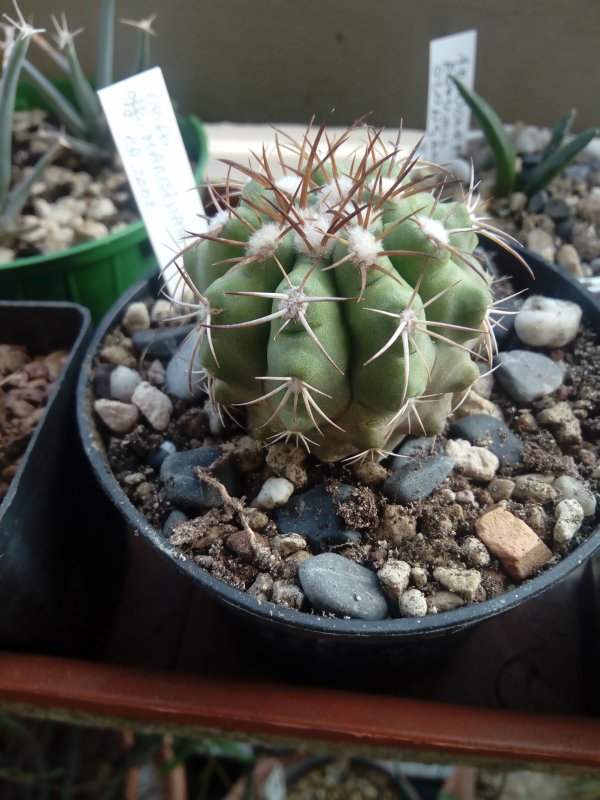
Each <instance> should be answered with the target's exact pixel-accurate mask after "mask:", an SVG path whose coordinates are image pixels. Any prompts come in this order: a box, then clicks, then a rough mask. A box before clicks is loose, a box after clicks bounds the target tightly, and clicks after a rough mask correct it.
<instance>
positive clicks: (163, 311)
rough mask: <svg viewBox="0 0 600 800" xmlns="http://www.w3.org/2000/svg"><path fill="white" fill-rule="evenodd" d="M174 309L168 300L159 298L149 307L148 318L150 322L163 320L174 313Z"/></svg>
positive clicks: (169, 317)
mask: <svg viewBox="0 0 600 800" xmlns="http://www.w3.org/2000/svg"><path fill="white" fill-rule="evenodd" d="M176 313H177V312H176V310H175V308H174V306H173V303H172V302H171V301H170V300H164V299H162V298H161V299H159V300H156V302H155V303H154V304H153V306H152V308H151V309H150V319H151V320H152V322H165V320H168V319H171V318H172V317H174V316H175V315H176Z"/></svg>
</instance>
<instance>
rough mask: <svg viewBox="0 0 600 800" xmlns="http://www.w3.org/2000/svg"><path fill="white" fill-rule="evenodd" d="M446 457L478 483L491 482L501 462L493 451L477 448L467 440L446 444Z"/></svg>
mask: <svg viewBox="0 0 600 800" xmlns="http://www.w3.org/2000/svg"><path fill="white" fill-rule="evenodd" d="M446 455H447V456H450V458H452V459H453V460H454V462H455V464H456V466H457V467H460V468H461V469H462V471H463V473H464V474H465V475H466V476H467V477H468V478H473V480H476V481H491V480H492V478H493V477H494V475H495V474H496V472H497V471H498V467H499V466H500V461H499V460H498V457H497V456H495V455H494V454H493V453H492V452H491V450H488V449H487V448H485V447H477V446H476V445H472V444H471V443H470V442H467V440H466V439H449V440H448V442H447V443H446Z"/></svg>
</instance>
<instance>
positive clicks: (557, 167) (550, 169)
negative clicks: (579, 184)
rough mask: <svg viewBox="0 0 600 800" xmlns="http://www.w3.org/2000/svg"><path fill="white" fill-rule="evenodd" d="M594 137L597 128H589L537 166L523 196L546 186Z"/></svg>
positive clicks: (596, 133)
mask: <svg viewBox="0 0 600 800" xmlns="http://www.w3.org/2000/svg"><path fill="white" fill-rule="evenodd" d="M596 136H598V128H589V130H587V131H584V132H583V133H580V134H579V136H576V137H575V138H574V139H572V140H571V141H570V142H568V144H566V145H565V146H564V147H561V148H560V150H557V151H556V152H555V153H553V154H552V155H551V156H550V157H549V158H546V159H545V160H544V161H542V162H541V163H540V164H538V166H537V167H536V168H535V169H534V170H533V172H532V173H531V175H530V176H529V177H528V179H527V181H526V182H525V184H524V186H523V191H524V192H525V194H526V195H527V196H528V197H530V196H531V195H532V194H535V193H536V192H539V191H540V189H543V188H544V186H547V185H548V184H549V183H550V181H551V180H552V179H553V178H555V177H556V176H557V175H558V174H559V173H560V172H562V170H563V169H564V168H565V167H566V166H567V164H569V163H570V162H571V161H572V160H573V159H574V158H575V156H576V155H577V154H578V153H579V152H580V151H581V150H583V148H584V147H586V146H587V145H588V144H589V143H590V142H591V141H592V139H594V138H595V137H596Z"/></svg>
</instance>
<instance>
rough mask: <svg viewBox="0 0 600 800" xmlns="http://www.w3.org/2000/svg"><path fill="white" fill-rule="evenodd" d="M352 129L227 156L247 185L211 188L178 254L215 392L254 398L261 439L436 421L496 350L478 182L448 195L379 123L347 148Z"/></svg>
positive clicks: (345, 445)
mask: <svg viewBox="0 0 600 800" xmlns="http://www.w3.org/2000/svg"><path fill="white" fill-rule="evenodd" d="M357 127H358V124H357V125H355V126H352V127H351V128H350V129H348V130H347V131H346V132H345V133H344V134H343V135H341V136H340V137H339V138H337V139H335V140H332V139H331V138H330V137H329V136H328V133H327V131H326V129H325V127H324V126H322V127H321V128H320V129H319V130H318V131H315V132H314V134H313V133H312V132H311V128H310V127H309V129H308V131H307V133H306V134H305V135H304V137H303V138H302V140H301V141H299V142H295V141H293V140H291V139H290V138H288V137H286V136H285V135H283V134H278V137H277V141H276V146H275V147H274V153H273V156H272V157H268V156H267V154H266V150H265V149H263V153H262V156H261V157H260V158H259V159H257V160H258V162H259V165H258V167H257V168H256V169H251V168H248V167H245V166H243V165H233V164H231V165H230V166H231V167H235V168H237V169H238V170H239V171H240V174H241V177H242V178H243V179H244V180H245V183H244V182H243V181H242V182H240V183H234V182H233V181H230V182H229V185H228V186H227V188H226V191H225V194H224V196H219V197H218V198H217V197H216V195H215V198H214V199H215V202H216V204H217V206H218V208H219V211H218V213H217V215H216V216H215V217H214V218H213V219H212V220H211V223H210V226H209V230H208V231H207V232H206V233H204V234H202V235H201V236H199V237H198V238H195V239H194V240H193V241H191V243H190V244H189V245H188V246H187V247H186V249H185V251H184V253H183V254H182V258H181V259H180V260H181V261H182V262H183V263H182V265H181V268H182V274H183V275H184V278H185V280H186V282H187V284H188V286H189V287H190V288H191V289H192V291H193V293H194V295H195V301H194V303H195V304H196V305H197V309H196V311H195V313H197V316H198V320H199V322H198V324H199V326H200V343H199V347H198V351H197V355H196V358H197V359H198V360H199V362H200V365H201V368H202V369H203V370H204V371H205V373H206V380H207V388H208V391H209V393H210V396H211V398H212V400H213V402H214V403H215V404H218V405H220V406H224V407H226V408H227V409H228V410H229V411H230V413H233V414H234V415H235V414H236V413H239V412H240V411H241V410H242V409H244V410H245V411H246V412H247V415H248V428H249V430H250V431H251V433H252V434H253V435H254V436H255V437H256V438H257V439H260V440H261V441H266V442H273V441H277V440H280V439H288V438H294V439H296V440H297V441H298V442H301V443H302V444H303V445H304V446H305V447H306V448H307V449H308V450H309V451H310V452H311V453H314V454H315V456H316V457H318V458H319V459H321V460H323V461H337V460H340V459H346V458H352V457H361V456H363V455H365V456H379V457H381V456H383V455H385V454H386V453H388V452H389V451H390V450H392V449H393V447H395V446H396V444H397V443H398V442H399V441H400V440H401V439H402V438H403V436H405V435H406V434H409V433H412V434H427V435H433V434H435V433H438V432H440V431H441V430H442V429H443V427H444V425H445V422H446V419H447V417H448V415H449V414H450V413H451V411H452V408H453V407H454V405H456V404H457V403H458V402H460V399H461V397H463V396H464V394H465V393H466V392H467V391H468V390H469V387H470V386H471V384H472V383H473V382H474V381H475V379H476V378H477V377H479V374H480V371H479V367H478V362H480V363H485V362H486V361H487V362H489V360H490V359H491V356H492V354H493V352H494V347H495V343H494V334H493V315H494V306H493V299H492V292H491V288H490V287H491V276H490V275H489V274H488V273H487V271H486V268H485V264H484V263H483V262H482V260H481V259H480V258H479V257H478V256H477V255H476V254H475V253H474V249H475V247H476V245H477V241H478V237H477V234H483V235H486V236H488V237H490V238H493V239H495V240H498V238H499V236H500V234H499V232H498V231H497V230H495V229H494V228H491V227H489V226H487V225H486V224H485V222H484V221H483V220H482V219H481V218H480V217H478V215H477V198H476V196H475V194H474V187H473V186H471V188H470V190H469V191H467V192H465V193H464V194H463V195H462V196H461V197H460V198H459V199H458V200H456V199H453V200H451V201H448V200H444V198H443V193H444V188H446V193H448V191H447V186H446V179H447V177H448V176H447V174H445V172H444V170H443V169H442V168H440V167H436V166H434V165H431V164H427V163H424V162H422V161H420V159H419V155H418V148H415V149H413V150H412V151H407V150H406V149H403V148H402V147H401V146H400V143H399V141H397V142H395V143H394V144H391V145H388V144H386V142H385V134H384V132H383V131H381V130H378V131H375V130H373V129H371V128H368V127H365V128H364V138H365V143H364V147H363V148H362V151H361V152H354V154H353V155H351V156H350V157H348V158H347V159H343V158H342V157H341V156H340V155H339V150H340V148H341V147H342V145H344V144H346V143H347V141H348V139H349V138H350V135H351V134H354V133H355V132H356V129H357ZM248 178H249V180H248ZM506 246H508V245H506ZM193 368H194V369H197V368H198V365H197V364H195V365H194V366H193Z"/></svg>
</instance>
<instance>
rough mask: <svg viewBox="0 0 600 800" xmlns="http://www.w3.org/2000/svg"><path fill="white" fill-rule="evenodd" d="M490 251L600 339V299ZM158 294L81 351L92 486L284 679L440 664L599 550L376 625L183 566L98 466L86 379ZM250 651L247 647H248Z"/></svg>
mask: <svg viewBox="0 0 600 800" xmlns="http://www.w3.org/2000/svg"><path fill="white" fill-rule="evenodd" d="M489 252H490V253H491V254H492V255H493V258H494V260H495V262H496V266H497V268H498V270H499V271H500V272H502V273H504V274H507V275H510V276H511V277H512V278H513V280H514V284H515V288H516V289H517V290H520V289H524V290H527V291H534V292H535V293H538V294H544V295H547V296H553V297H558V298H563V299H571V300H575V301H576V302H578V303H579V304H580V305H581V307H582V308H583V312H584V320H585V322H586V323H587V324H588V325H590V326H591V327H592V328H594V329H595V330H596V331H597V332H598V333H600V303H599V302H598V300H597V299H596V298H595V297H594V296H593V295H591V294H590V293H589V292H587V291H586V290H585V289H583V288H582V286H581V285H580V284H579V283H577V282H576V281H575V280H573V279H572V278H570V277H569V276H567V275H566V274H565V273H563V272H561V271H559V270H558V269H556V268H553V267H549V266H548V265H546V264H545V263H544V262H542V261H541V260H540V259H538V258H537V256H535V254H533V253H527V252H525V258H526V259H527V261H528V263H529V265H530V266H531V269H532V270H533V272H534V275H535V279H534V280H532V279H531V277H530V276H529V275H528V274H527V272H526V270H525V269H524V268H523V267H522V266H521V265H520V264H518V263H517V262H516V260H515V259H514V258H513V257H511V256H509V255H507V254H506V253H505V252H504V251H503V250H501V249H500V248H492V249H490V251H489ZM157 288H158V281H157V279H153V280H152V281H150V282H148V283H144V284H138V286H137V287H134V288H133V289H132V290H131V291H130V292H129V293H127V294H126V295H125V296H124V297H123V298H122V299H121V300H120V302H119V303H117V304H116V305H115V306H114V307H113V309H112V310H111V311H110V312H109V313H108V315H107V316H106V317H105V319H104V320H103V322H102V324H101V325H100V327H99V329H98V331H97V333H96V336H95V338H94V341H93V342H92V344H91V345H90V348H89V349H88V352H87V355H86V358H85V362H84V368H83V372H82V375H81V378H80V381H79V386H78V397H77V405H78V422H79V426H80V433H81V436H82V438H83V443H84V449H85V451H86V453H87V455H88V457H89V459H90V462H91V464H92V467H93V469H94V471H95V473H96V475H97V477H98V479H99V481H100V483H101V484H102V486H103V487H104V490H105V491H106V493H107V494H108V496H109V497H110V498H111V500H112V502H113V503H114V504H115V506H117V507H118V508H119V510H120V512H121V514H122V515H123V518H124V520H125V521H126V524H127V525H128V526H129V528H130V529H131V530H133V531H137V532H139V533H140V534H141V535H142V536H143V537H144V539H145V540H146V541H147V542H148V544H149V545H150V546H151V547H153V548H155V549H156V550H158V551H159V552H160V553H161V554H162V555H163V556H164V557H165V559H166V560H167V561H168V562H170V564H171V567H172V568H173V569H177V570H180V571H182V572H183V573H185V574H186V575H187V576H188V577H189V578H190V580H192V581H193V582H194V583H195V584H196V585H198V586H200V587H201V588H202V589H203V590H205V591H206V592H208V593H210V595H211V596H212V597H214V598H216V599H217V600H218V601H220V602H221V603H222V604H224V605H225V606H227V607H228V608H229V609H231V610H232V611H233V612H235V615H234V618H237V620H238V621H239V622H241V623H242V624H241V625H240V626H239V628H240V631H242V632H245V633H250V636H251V637H253V638H255V637H256V636H259V637H260V638H261V639H262V641H263V645H264V644H265V643H266V646H264V647H263V648H262V649H264V650H265V652H267V653H268V654H269V663H270V664H271V665H273V663H274V662H275V661H277V662H280V663H282V664H285V669H286V674H287V675H289V674H290V670H294V669H295V668H296V667H297V668H298V674H301V675H302V677H303V678H304V679H306V677H307V675H311V674H312V675H313V676H317V677H318V678H319V680H327V679H328V678H329V677H331V676H333V680H334V681H335V682H336V683H337V684H338V685H341V684H343V683H344V682H345V678H347V677H348V676H352V677H351V678H350V679H349V681H347V683H355V680H354V678H357V679H359V680H360V678H361V676H363V675H371V676H373V675H374V676H376V677H377V676H380V677H381V676H382V673H383V672H384V671H385V669H386V668H388V669H391V670H392V671H396V670H398V669H401V670H406V671H409V670H411V671H412V670H415V669H420V668H421V666H422V665H423V664H424V663H426V661H427V659H428V658H429V656H430V655H432V654H435V656H436V663H438V664H439V654H440V649H441V646H445V647H451V646H452V645H453V644H455V643H457V642H458V640H459V636H458V634H460V633H463V632H465V631H468V630H469V629H471V628H472V627H473V626H474V625H476V624H478V623H481V622H483V621H485V620H487V619H489V618H490V617H494V616H496V615H498V614H502V613H504V612H507V611H509V610H511V609H514V608H516V607H517V606H520V605H521V604H522V603H524V602H525V601H526V600H528V599H530V598H532V597H535V596H536V595H539V594H541V593H542V592H544V591H546V590H547V589H549V588H550V587H552V586H554V585H556V584H557V583H558V582H560V581H562V580H564V579H565V578H566V577H567V576H568V575H569V574H570V573H571V572H572V571H573V570H575V569H577V567H579V566H580V565H581V564H583V563H584V562H585V561H586V560H587V559H588V558H589V557H590V556H591V555H592V554H593V553H594V552H595V551H596V550H598V549H599V548H600V529H598V530H596V531H595V532H594V533H593V534H592V535H591V536H590V537H589V538H588V539H587V540H586V542H585V543H583V544H582V545H580V546H579V547H578V548H577V549H576V550H574V551H573V552H572V553H570V554H569V555H568V556H567V557H566V558H564V559H563V560H561V561H560V562H559V563H558V564H556V565H555V566H553V567H552V568H550V569H548V570H547V571H545V572H543V573H542V574H540V575H539V576H537V577H535V578H533V579H531V580H529V581H526V582H525V583H523V584H522V585H520V586H519V587H518V588H516V589H514V590H512V591H509V592H506V593H505V594H503V595H501V596H499V597H496V598H493V599H491V600H486V601H485V602H482V603H477V604H473V605H469V606H463V607H461V608H457V609H455V610H453V611H447V612H443V613H440V614H436V615H428V616H425V617H419V618H412V619H408V618H406V619H387V620H383V621H376V622H371V621H363V620H355V619H340V618H331V617H324V616H320V615H318V614H307V613H301V612H297V611H293V610H290V609H286V608H282V607H281V606H278V605H274V604H272V603H268V602H260V601H259V600H257V599H256V598H254V597H251V596H250V595H248V594H246V593H244V592H242V591H239V590H237V589H233V588H232V587H230V586H228V585H227V584H225V583H223V582H222V581H219V580H218V579H216V578H214V577H213V576H211V575H210V574H209V573H208V572H206V571H205V570H203V569H202V568H201V567H200V566H198V565H197V564H195V563H194V562H193V561H192V560H191V559H188V560H185V561H184V560H182V559H181V557H180V554H179V552H178V551H177V550H176V549H175V548H173V547H171V546H170V545H169V543H168V542H167V541H166V539H165V538H164V537H163V536H162V534H161V532H160V531H158V530H156V529H155V528H153V527H152V526H151V525H150V524H149V523H148V522H147V521H146V520H145V518H144V517H143V516H142V515H141V514H140V513H139V512H138V511H137V509H136V508H134V506H133V505H132V504H131V503H130V502H129V500H128V499H127V497H126V496H125V494H124V492H123V491H122V490H121V488H120V487H119V485H118V483H117V481H116V480H115V478H114V477H113V475H112V473H111V470H110V468H109V466H108V463H107V461H106V457H105V453H104V448H103V445H102V441H101V438H100V436H99V433H98V431H97V428H96V424H95V421H94V418H93V415H92V412H91V395H90V392H91V387H90V376H91V369H92V362H93V359H94V355H95V353H96V351H97V349H98V345H99V343H100V342H101V340H102V339H103V337H104V336H105V335H106V333H107V332H108V331H109V330H111V329H112V328H113V327H114V326H116V325H117V324H118V322H119V320H120V317H121V316H122V314H123V312H124V310H125V308H126V306H127V305H128V304H129V303H130V302H132V301H134V300H138V299H141V298H144V297H148V296H155V292H156V291H157ZM257 649H259V648H257V646H256V644H254V645H253V650H254V651H256V650H257ZM274 651H275V652H276V653H277V656H276V657H275V655H274Z"/></svg>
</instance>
